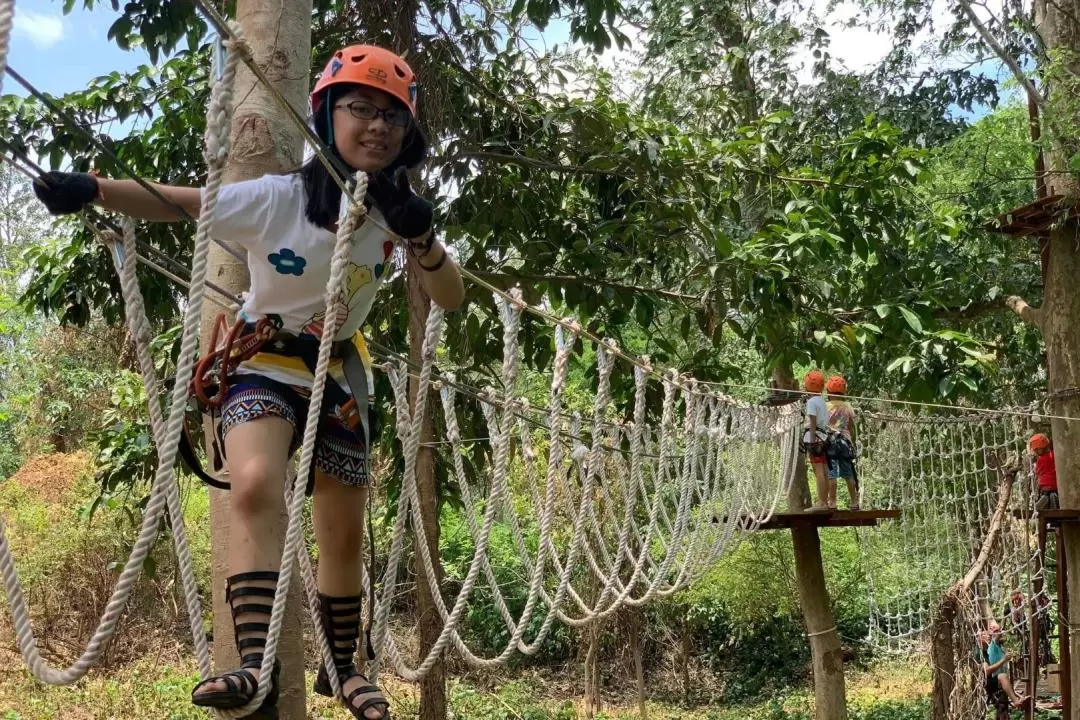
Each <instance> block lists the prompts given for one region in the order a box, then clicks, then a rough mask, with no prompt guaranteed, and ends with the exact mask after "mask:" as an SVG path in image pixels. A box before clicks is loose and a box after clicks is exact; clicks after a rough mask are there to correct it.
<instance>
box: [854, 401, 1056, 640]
mask: <svg viewBox="0 0 1080 720" xmlns="http://www.w3.org/2000/svg"><path fill="white" fill-rule="evenodd" d="M859 419H860V435H859V438H860V444H861V447H862V457H861V460H860V464H859V467H860V479H861V481H862V484H863V487H862V491H861V492H862V494H863V498H864V501H865V502H866V503H867V504H868V505H869V506H870V507H884V508H895V509H898V510H900V513H901V515H900V518H899V519H898V520H897V521H896V522H892V523H885V524H883V525H881V526H879V527H876V528H873V529H870V530H865V531H863V532H862V533H861V534H860V543H861V547H862V552H863V560H864V566H865V569H866V575H867V587H868V593H869V606H870V630H869V636H870V640H871V642H873V643H874V644H876V645H878V646H880V647H884V648H888V649H892V650H896V651H912V650H913V649H914V647H913V645H914V644H916V643H920V642H922V641H923V640H924V639H925V637H924V633H925V631H926V630H927V629H928V628H929V627H930V623H931V620H932V610H933V608H935V607H936V606H937V604H938V603H939V602H940V600H941V598H942V595H943V593H945V592H946V590H947V589H949V587H950V586H951V585H952V583H954V582H955V581H956V580H957V579H958V578H961V577H963V576H964V574H965V573H966V572H967V571H968V569H969V568H970V567H971V566H972V563H973V562H974V561H975V559H976V558H977V556H978V554H979V552H980V549H981V547H982V544H983V540H984V538H985V537H986V533H987V529H988V527H989V525H990V521H991V517H992V516H993V514H994V510H995V507H996V504H997V501H998V494H999V491H998V482H999V481H998V473H997V468H998V467H999V465H1000V464H1001V463H1002V462H1003V461H1004V460H1005V459H1006V458H1010V461H1011V462H1014V463H1019V464H1020V472H1019V473H1017V474H1016V480H1014V481H1013V482H1014V484H1013V487H1012V492H1011V493H1010V495H1009V499H1008V508H1007V512H1006V513H1005V516H1004V520H1003V527H1002V529H1001V532H1000V539H999V541H998V545H999V548H998V549H997V551H996V553H995V559H994V562H991V563H987V565H986V567H985V570H984V571H983V572H981V573H980V574H979V576H978V577H977V578H976V579H975V581H974V582H973V583H972V585H971V588H970V594H971V601H972V602H973V603H974V606H975V607H976V608H977V609H978V611H979V617H980V618H981V624H982V626H983V627H986V626H987V625H989V624H990V623H991V622H996V623H998V624H999V625H1000V626H1001V628H1002V629H1003V630H1005V631H1006V632H1010V631H1012V632H1014V633H1016V635H1017V636H1018V637H1019V638H1022V643H1021V644H1020V647H1021V648H1026V647H1027V637H1026V633H1027V629H1028V627H1030V626H1029V623H1030V622H1032V621H1036V622H1038V621H1040V620H1042V619H1043V616H1044V615H1045V614H1046V613H1048V612H1049V609H1050V602H1049V596H1048V595H1047V594H1046V589H1045V580H1046V572H1045V569H1044V567H1043V565H1042V563H1041V562H1040V558H1039V553H1038V539H1037V528H1036V523H1035V519H1034V515H1035V506H1036V501H1037V499H1038V496H1037V492H1036V490H1035V487H1036V486H1035V483H1034V476H1033V473H1032V468H1031V461H1030V458H1029V456H1028V453H1027V452H1026V445H1027V438H1028V436H1029V435H1030V434H1031V430H1030V427H1029V422H1030V421H1029V419H1028V418H1027V417H1024V416H1021V415H1017V414H1005V413H1002V414H977V415H972V414H959V413H957V414H952V415H947V416H946V415H935V416H932V417H914V416H911V415H905V414H895V413H891V412H889V408H888V407H884V408H883V409H879V408H873V409H866V411H864V412H863V413H861V414H860V416H859ZM1016 592H1019V593H1021V594H1022V596H1023V598H1024V602H1022V603H1021V604H1019V605H1018V606H1015V607H1014V606H1012V605H1011V599H1012V596H1013V594H1014V593H1016ZM975 630H976V628H974V627H973V628H968V632H971V633H974V632H975Z"/></svg>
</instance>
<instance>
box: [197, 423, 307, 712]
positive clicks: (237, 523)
mask: <svg viewBox="0 0 1080 720" xmlns="http://www.w3.org/2000/svg"><path fill="white" fill-rule="evenodd" d="M292 435H293V429H292V425H290V424H289V422H288V421H287V420H284V419H282V418H279V417H262V418H258V419H257V420H251V421H249V422H245V423H242V424H240V425H236V426H235V427H233V428H232V429H231V430H229V432H228V434H227V435H226V436H225V455H226V457H227V458H228V460H227V463H228V468H229V482H230V483H231V485H232V489H231V490H230V492H229V547H228V560H229V574H230V575H231V576H234V577H235V576H237V575H243V574H245V573H251V572H275V573H276V572H277V571H279V570H280V567H281V552H282V545H283V542H284V527H283V526H282V524H281V514H282V513H283V512H284V510H285V500H284V497H283V492H284V487H285V466H286V463H287V462H288V459H289V455H288V453H289V443H290V442H291V441H292ZM275 586H276V582H275V581H273V580H271V579H269V578H265V579H254V580H245V581H243V583H242V585H241V584H240V583H237V586H236V587H235V589H237V590H239V592H238V593H237V595H238V599H237V603H235V604H236V605H241V604H245V605H258V604H259V603H258V600H259V598H260V597H261V598H264V599H265V598H266V597H267V596H266V594H265V593H264V592H259V590H267V589H269V590H272V589H273V588H274V587H275ZM241 588H248V589H249V590H250V589H251V588H258V589H259V590H256V591H255V592H254V593H250V594H249V595H248V596H246V597H245V596H244V594H243V592H242V589H241ZM270 597H272V595H271V596H270ZM271 602H272V600H271ZM234 619H235V622H236V623H237V624H238V625H239V624H242V623H268V622H269V616H268V615H266V616H264V615H263V613H260V612H251V611H246V612H240V613H237V614H236V615H235V616H234ZM237 634H238V636H239V639H240V640H241V641H243V640H252V639H255V640H257V639H258V638H259V636H261V637H265V634H264V633H256V632H251V631H244V632H238V633H237ZM240 654H241V655H244V654H245V650H244V649H243V648H240ZM248 672H249V673H250V674H251V675H252V677H254V678H255V679H256V680H258V678H259V670H258V668H249V669H248ZM228 691H229V684H227V683H226V682H225V681H224V680H217V681H214V682H209V683H205V684H203V685H201V686H199V687H197V688H196V690H195V692H194V693H193V697H194V698H199V697H200V696H201V695H207V694H210V693H215V692H228Z"/></svg>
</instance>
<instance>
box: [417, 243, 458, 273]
mask: <svg viewBox="0 0 1080 720" xmlns="http://www.w3.org/2000/svg"><path fill="white" fill-rule="evenodd" d="M449 255H450V253H448V252H446V248H443V252H442V257H441V258H439V261H438V262H437V263H435V264H434V265H430V266H429V265H425V264H424V263H422V262H420V258H416V264H417V265H419V266H420V269H421V270H423V271H424V272H435V271H436V270H438V269H439V268H441V267H442V266H443V265H445V264H446V258H447V256H449Z"/></svg>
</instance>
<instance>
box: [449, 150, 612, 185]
mask: <svg viewBox="0 0 1080 720" xmlns="http://www.w3.org/2000/svg"><path fill="white" fill-rule="evenodd" d="M461 159H470V160H493V161H497V162H503V163H510V164H513V165H523V166H525V167H531V168H537V169H540V170H552V171H554V172H563V173H577V174H581V175H607V176H609V177H617V178H623V179H628V178H629V176H628V175H626V174H625V173H618V172H612V171H611V170H600V169H598V168H587V167H583V166H581V165H563V164H562V163H557V162H552V161H551V160H543V159H541V158H531V157H528V156H526V155H516V154H511V153H499V152H490V151H488V150H463V151H461V152H459V153H455V154H454V155H450V156H449V157H446V156H444V157H438V158H435V161H436V162H450V161H452V160H461Z"/></svg>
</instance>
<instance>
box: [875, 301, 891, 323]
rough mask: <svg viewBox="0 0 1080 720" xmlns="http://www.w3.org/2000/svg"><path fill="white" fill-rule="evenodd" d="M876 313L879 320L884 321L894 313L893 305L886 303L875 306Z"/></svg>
mask: <svg viewBox="0 0 1080 720" xmlns="http://www.w3.org/2000/svg"><path fill="white" fill-rule="evenodd" d="M874 312H876V313H877V314H878V317H879V318H883V319H884V318H887V317H889V313H891V312H892V306H891V305H886V304H884V303H882V304H881V305H875V306H874Z"/></svg>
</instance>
